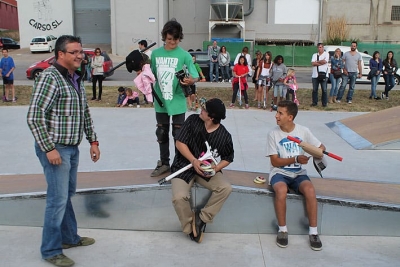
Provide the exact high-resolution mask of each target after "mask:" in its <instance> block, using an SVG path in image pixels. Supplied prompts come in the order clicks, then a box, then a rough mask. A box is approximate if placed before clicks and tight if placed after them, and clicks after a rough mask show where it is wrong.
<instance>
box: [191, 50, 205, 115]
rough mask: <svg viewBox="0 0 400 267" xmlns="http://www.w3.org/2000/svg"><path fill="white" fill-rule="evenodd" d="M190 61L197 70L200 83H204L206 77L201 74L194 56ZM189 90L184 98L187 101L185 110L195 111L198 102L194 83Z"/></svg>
mask: <svg viewBox="0 0 400 267" xmlns="http://www.w3.org/2000/svg"><path fill="white" fill-rule="evenodd" d="M191 56H192V60H193V64H194V66H195V68H196V70H197V73H198V74H199V75H200V77H201V80H200V82H205V81H206V77H205V76H204V74H203V71H202V70H201V68H200V65H199V64H198V63H197V62H196V56H195V55H192V54H191ZM190 89H191V94H190V95H189V96H187V97H186V100H187V108H188V111H196V110H197V108H198V102H197V92H196V83H194V84H192V85H191V86H190Z"/></svg>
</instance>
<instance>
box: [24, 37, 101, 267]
mask: <svg viewBox="0 0 400 267" xmlns="http://www.w3.org/2000/svg"><path fill="white" fill-rule="evenodd" d="M54 51H55V58H56V62H55V63H54V64H53V65H52V66H51V67H49V68H47V69H46V70H45V71H43V73H42V74H41V75H40V77H38V78H37V80H36V81H35V84H34V86H33V93H32V99H31V103H30V106H29V110H28V115H27V122H28V126H29V128H30V130H31V131H32V134H33V136H34V138H35V151H36V155H37V157H38V158H39V161H40V163H41V164H42V166H43V171H44V175H45V177H46V181H47V198H46V211H45V217H44V225H43V236H42V245H41V253H42V257H43V259H45V260H46V261H48V262H50V263H52V264H54V265H56V266H72V265H73V264H74V261H73V260H71V259H69V258H68V257H67V256H65V255H64V254H63V251H62V250H63V249H68V248H71V247H77V246H88V245H92V244H93V243H94V242H95V240H94V239H93V238H89V237H80V236H79V235H78V234H77V231H78V230H77V222H76V219H75V214H74V210H73V207H72V203H71V197H72V196H73V195H74V194H75V191H76V181H77V173H78V164H79V149H78V146H79V144H80V143H81V141H82V138H83V133H85V135H86V139H87V140H88V141H89V142H90V144H91V146H90V156H91V158H92V160H93V162H97V161H98V160H99V158H100V150H99V147H98V145H99V143H98V141H97V136H96V133H95V132H94V127H93V121H92V118H91V116H90V112H89V106H88V104H87V99H86V92H85V88H84V86H83V80H82V77H83V75H82V74H81V72H80V71H78V68H79V67H80V66H81V62H82V60H83V58H84V53H83V50H82V43H81V40H80V38H79V37H75V36H70V35H63V36H60V37H59V38H58V39H57V42H56V47H55V50H54Z"/></svg>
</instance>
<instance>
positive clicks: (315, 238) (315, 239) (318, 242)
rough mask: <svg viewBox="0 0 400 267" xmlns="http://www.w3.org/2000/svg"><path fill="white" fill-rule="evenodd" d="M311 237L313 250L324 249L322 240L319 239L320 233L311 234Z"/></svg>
mask: <svg viewBox="0 0 400 267" xmlns="http://www.w3.org/2000/svg"><path fill="white" fill-rule="evenodd" d="M309 238H310V247H311V249H312V250H316V251H319V250H321V249H322V242H321V240H320V239H319V236H318V235H309Z"/></svg>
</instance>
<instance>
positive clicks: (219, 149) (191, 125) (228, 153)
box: [171, 114, 234, 183]
mask: <svg viewBox="0 0 400 267" xmlns="http://www.w3.org/2000/svg"><path fill="white" fill-rule="evenodd" d="M176 140H178V141H180V142H182V143H184V144H186V145H187V146H188V147H189V150H190V151H191V152H192V154H193V156H195V157H196V158H199V157H200V154H201V153H202V152H206V150H207V148H206V145H205V141H208V144H209V145H210V146H211V151H212V154H213V156H214V158H215V159H217V158H218V157H220V160H226V161H228V162H233V157H234V150H233V142H232V136H231V134H230V133H229V132H228V131H227V130H226V128H225V127H224V126H223V125H222V124H220V125H219V127H218V129H216V130H215V131H214V132H212V133H207V131H206V128H205V126H204V121H203V120H202V119H200V117H199V115H198V114H193V115H191V116H189V117H188V118H187V119H186V121H185V123H184V124H183V125H182V128H181V130H180V132H179V134H178V136H177V138H176ZM217 161H219V160H218V159H217ZM190 163H191V162H189V160H187V159H186V158H185V157H184V156H182V154H181V153H180V152H179V151H178V150H177V152H176V155H175V158H174V162H173V163H172V166H171V172H176V171H178V170H180V169H181V168H183V167H185V166H186V165H188V164H190ZM195 174H197V172H196V171H195V170H194V169H193V168H190V169H189V170H187V171H185V172H183V173H181V174H180V175H179V176H178V177H179V178H181V179H183V180H185V181H186V182H187V183H189V182H190V180H192V179H193V176H194V175H195Z"/></svg>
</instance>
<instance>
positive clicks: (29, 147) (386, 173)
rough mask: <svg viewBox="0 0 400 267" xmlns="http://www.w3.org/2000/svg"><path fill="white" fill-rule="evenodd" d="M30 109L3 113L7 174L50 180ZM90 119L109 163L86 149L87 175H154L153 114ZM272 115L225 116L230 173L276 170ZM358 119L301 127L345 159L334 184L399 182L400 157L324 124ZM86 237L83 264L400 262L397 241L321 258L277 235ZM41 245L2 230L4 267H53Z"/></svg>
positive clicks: (348, 244) (335, 250)
mask: <svg viewBox="0 0 400 267" xmlns="http://www.w3.org/2000/svg"><path fill="white" fill-rule="evenodd" d="M26 111H27V107H0V115H1V116H0V125H2V127H0V136H2V137H3V138H1V139H0V162H1V163H2V164H1V168H0V175H1V174H22V173H41V172H42V170H41V167H40V165H39V163H38V160H37V159H36V156H35V155H34V151H33V138H32V136H31V134H30V132H29V130H28V127H27V125H26V122H25V117H26ZM92 113H93V119H94V122H95V126H96V131H97V133H98V135H99V140H100V149H101V153H102V154H101V160H100V161H99V162H98V163H96V164H93V163H92V162H91V161H90V159H89V155H88V147H89V145H88V144H87V143H86V142H83V143H82V145H81V163H80V168H79V171H106V170H129V169H149V168H154V166H155V163H156V159H157V158H158V153H157V143H156V141H155V135H154V131H155V118H154V111H153V110H152V109H136V108H132V109H117V108H107V109H102V108H93V109H92ZM274 114H275V113H272V112H269V111H263V110H238V109H229V110H228V111H227V119H226V120H225V121H223V123H224V125H225V126H226V127H227V128H228V130H229V131H230V132H231V133H232V136H233V140H234V146H235V161H234V163H232V164H231V165H230V166H229V169H232V170H244V171H263V172H268V169H269V162H268V159H267V158H266V157H265V143H266V133H267V132H268V131H269V130H270V129H271V128H272V127H274V126H275V120H274ZM356 115H358V114H357V113H342V112H305V111H304V112H300V113H299V115H298V118H297V119H296V121H297V122H298V123H300V124H303V125H306V126H307V127H309V128H310V129H311V130H312V131H313V132H314V133H315V134H316V136H317V137H318V138H319V139H321V141H322V142H323V143H324V144H325V145H326V147H327V149H328V150H330V151H332V152H334V153H336V154H338V155H340V156H342V157H343V158H344V160H343V162H338V161H335V160H332V159H329V160H328V164H329V166H328V168H327V169H326V170H325V171H324V174H325V176H326V177H330V178H335V179H350V180H360V181H379V182H385V183H397V184H398V183H399V181H398V179H397V177H398V173H399V171H400V167H399V165H398V159H399V158H400V151H399V150H393V151H389V150H383V151H382V150H379V151H376V150H361V151H360V150H355V149H353V147H351V146H350V145H348V144H347V142H346V141H344V140H343V139H341V138H340V137H339V136H337V135H336V134H335V133H333V132H332V131H331V130H330V129H329V128H328V127H327V126H326V125H325V123H327V122H331V121H336V120H341V119H343V118H348V117H352V116H356ZM171 146H172V145H171ZM171 151H173V149H171ZM307 169H308V171H309V174H310V175H313V176H316V175H317V173H316V172H315V170H314V169H313V167H312V166H311V165H310V166H307ZM0 178H1V176H0ZM160 219H162V218H160ZM177 223H178V220H177ZM382 227H384V225H383V226H382ZM80 234H81V235H83V236H92V237H94V238H96V240H97V242H96V244H95V245H93V246H91V247H86V248H75V249H70V250H68V251H65V254H66V255H68V256H70V257H71V258H73V259H74V260H75V261H76V262H77V264H76V266H188V265H190V266H233V267H243V266H260V267H261V266H371V267H372V266H393V267H394V266H398V265H399V262H400V255H399V251H400V238H391V237H366V236H345V237H341V236H322V237H321V239H322V242H323V244H324V248H323V250H322V251H321V252H314V251H312V250H311V249H310V248H309V247H308V242H307V236H290V245H289V247H288V248H286V249H280V248H278V247H277V246H276V245H275V242H274V239H275V236H274V235H233V234H206V236H205V238H204V241H203V243H202V244H195V243H194V242H191V241H189V239H187V238H186V237H185V236H184V235H183V234H181V233H176V232H172V233H171V232H135V231H117V230H113V231H111V230H108V231H107V230H97V229H81V230H80ZM40 239H41V229H40V228H35V227H13V226H0V259H1V260H0V266H4V267H14V266H15V267H17V266H32V267H36V266H50V265H49V264H48V263H46V262H43V261H41V260H40V253H39V245H40Z"/></svg>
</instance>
